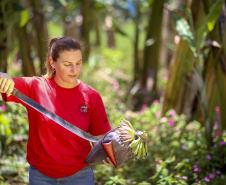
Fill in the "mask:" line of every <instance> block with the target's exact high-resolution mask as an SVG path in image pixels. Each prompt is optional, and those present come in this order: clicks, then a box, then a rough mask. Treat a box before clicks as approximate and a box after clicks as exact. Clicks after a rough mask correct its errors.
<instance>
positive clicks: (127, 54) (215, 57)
mask: <svg viewBox="0 0 226 185" xmlns="http://www.w3.org/2000/svg"><path fill="white" fill-rule="evenodd" d="M29 2H30V3H25V1H22V0H20V1H16V0H2V1H1V3H0V32H1V34H0V70H1V71H5V72H8V73H9V74H10V75H12V76H13V77H19V76H24V75H26V76H32V75H41V74H43V73H44V71H43V68H42V67H43V62H44V59H43V58H44V56H45V51H46V43H47V40H48V38H49V37H54V36H63V35H67V36H72V37H76V38H79V39H81V40H83V41H84V55H85V57H84V65H83V71H82V74H81V80H83V81H84V82H86V83H87V84H89V85H91V86H92V87H94V88H95V89H96V90H97V91H98V92H99V93H100V94H101V96H102V98H103V101H104V104H105V106H106V112H107V115H108V118H109V122H110V123H111V126H112V128H116V127H117V126H118V125H119V124H120V119H121V118H124V119H126V120H129V121H130V122H131V124H132V126H133V127H134V129H135V130H142V131H144V130H145V131H146V132H147V134H148V137H149V139H148V141H147V142H146V143H145V144H147V148H148V155H147V157H146V158H145V159H143V160H141V159H138V160H134V159H131V161H129V162H128V163H126V164H125V165H124V166H122V167H120V168H111V167H108V166H106V165H99V166H95V167H94V172H95V179H96V184H100V185H102V184H106V185H111V184H112V185H113V184H140V185H148V184H152V185H155V184H173V185H174V184H187V185H190V184H193V185H196V184H197V185H199V184H202V185H205V184H207V185H210V184H211V185H221V184H222V185H223V184H224V182H225V180H226V174H225V171H226V155H225V154H226V130H225V129H226V126H225V123H226V122H225V120H226V115H225V111H226V103H225V102H226V98H225V94H226V76H225V67H226V66H225V60H226V57H225V51H226V49H225V48H226V42H225V41H226V39H225V38H226V35H225V31H224V22H225V20H226V17H225V12H224V11H225V2H224V1H223V0H218V1H214V0H207V1H196V0H178V1H172V0H165V1H164V0H161V1H159V0H134V1H131V0H122V1H101V0H100V1H99V0H98V1H94V0H92V1H87V0H84V1H78V0H77V1H74V0H48V1H41V0H34V1H29ZM31 2H32V3H31ZM159 14H160V15H159ZM157 17H158V19H157ZM82 18H83V22H81V20H82ZM103 28H104V29H103ZM0 106H1V109H0V133H1V134H0V184H1V185H6V184H28V168H29V165H28V163H27V162H26V143H27V139H28V123H27V113H26V110H25V108H24V107H22V106H21V105H17V104H14V103H5V102H3V101H2V100H1V101H0Z"/></svg>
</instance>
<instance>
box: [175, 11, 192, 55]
mask: <svg viewBox="0 0 226 185" xmlns="http://www.w3.org/2000/svg"><path fill="white" fill-rule="evenodd" d="M174 20H175V25H176V30H177V32H178V34H179V35H180V36H181V37H182V38H183V39H184V40H186V41H187V42H188V43H189V46H190V48H191V50H192V51H193V52H195V45H194V43H195V42H194V36H193V33H192V31H191V28H190V26H189V24H188V22H187V21H186V20H185V19H184V18H183V17H180V16H178V15H174Z"/></svg>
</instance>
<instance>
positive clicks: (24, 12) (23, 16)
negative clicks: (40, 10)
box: [20, 9, 29, 27]
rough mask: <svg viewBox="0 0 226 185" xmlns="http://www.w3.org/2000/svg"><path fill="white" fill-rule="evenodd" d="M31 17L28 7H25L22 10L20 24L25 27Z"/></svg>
mask: <svg viewBox="0 0 226 185" xmlns="http://www.w3.org/2000/svg"><path fill="white" fill-rule="evenodd" d="M28 19H29V13H28V9H24V10H22V11H21V12H20V26H21V27H23V26H24V25H25V24H26V23H27V21H28Z"/></svg>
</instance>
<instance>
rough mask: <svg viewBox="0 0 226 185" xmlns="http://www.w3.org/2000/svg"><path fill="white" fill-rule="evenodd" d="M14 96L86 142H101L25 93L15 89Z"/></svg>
mask: <svg viewBox="0 0 226 185" xmlns="http://www.w3.org/2000/svg"><path fill="white" fill-rule="evenodd" d="M12 95H13V96H15V97H17V98H18V99H20V100H21V101H22V102H24V103H26V104H27V105H29V106H30V107H32V108H34V109H35V110H37V111H38V112H40V113H42V114H43V115H45V116H47V117H48V118H50V119H51V120H53V121H55V122H56V123H58V124H59V125H61V126H62V127H64V128H66V129H67V130H69V131H71V132H72V133H74V134H76V135H77V136H79V137H81V138H83V139H85V140H88V141H91V142H97V141H99V139H98V138H97V137H94V136H92V135H91V134H89V133H87V132H85V131H84V130H82V129H80V128H78V127H76V126H75V125H72V124H71V123H69V122H68V121H66V120H64V119H63V118H61V117H59V116H57V115H56V114H54V113H53V112H51V111H49V110H47V109H46V108H45V107H43V106H42V105H40V104H38V103H37V102H35V101H34V100H32V99H31V98H29V97H27V96H26V95H24V94H23V93H21V92H20V91H18V90H17V89H15V88H14V89H13V92H12Z"/></svg>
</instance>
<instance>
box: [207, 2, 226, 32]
mask: <svg viewBox="0 0 226 185" xmlns="http://www.w3.org/2000/svg"><path fill="white" fill-rule="evenodd" d="M223 3H224V0H219V1H217V2H216V3H215V4H214V5H213V6H212V7H211V9H210V12H209V14H208V16H207V27H208V30H209V32H210V31H212V30H213V28H214V25H215V23H216V21H217V19H218V17H219V15H220V12H221V9H222V6H223Z"/></svg>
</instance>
